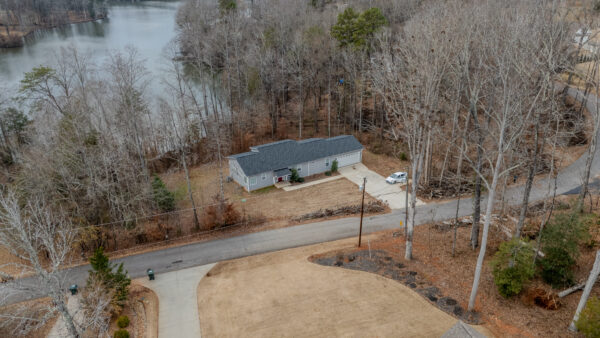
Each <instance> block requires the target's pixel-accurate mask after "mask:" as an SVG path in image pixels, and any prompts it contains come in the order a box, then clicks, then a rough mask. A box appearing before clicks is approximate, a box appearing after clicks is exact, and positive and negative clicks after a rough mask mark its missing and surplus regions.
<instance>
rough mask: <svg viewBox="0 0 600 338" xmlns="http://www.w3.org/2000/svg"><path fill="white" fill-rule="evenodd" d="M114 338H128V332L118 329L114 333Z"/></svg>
mask: <svg viewBox="0 0 600 338" xmlns="http://www.w3.org/2000/svg"><path fill="white" fill-rule="evenodd" d="M113 337H114V338H129V331H127V330H125V329H119V330H117V331H115V335H114V336H113Z"/></svg>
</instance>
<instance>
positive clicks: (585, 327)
mask: <svg viewBox="0 0 600 338" xmlns="http://www.w3.org/2000/svg"><path fill="white" fill-rule="evenodd" d="M575 327H577V330H579V332H581V333H583V335H584V336H586V337H588V338H591V337H600V299H598V298H596V297H592V298H590V299H589V300H588V302H587V304H586V305H585V308H583V311H581V314H580V315H579V319H577V322H576V323H575Z"/></svg>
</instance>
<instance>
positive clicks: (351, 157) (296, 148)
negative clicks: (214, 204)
mask: <svg viewBox="0 0 600 338" xmlns="http://www.w3.org/2000/svg"><path fill="white" fill-rule="evenodd" d="M362 150H363V146H362V144H360V142H358V140H357V139H356V138H355V137H354V136H352V135H342V136H337V137H332V138H328V139H322V138H311V139H306V140H302V141H294V140H283V141H278V142H273V143H268V144H263V145H260V146H256V147H250V151H249V152H247V153H241V154H236V155H231V156H229V157H228V159H229V175H230V176H231V177H232V178H233V179H234V180H235V181H236V182H237V183H239V184H240V185H241V186H242V187H244V189H246V190H247V191H252V190H256V189H260V188H264V187H268V186H270V185H273V184H275V183H277V182H282V181H288V180H289V179H290V176H291V175H292V172H291V171H290V169H296V170H297V171H298V175H299V176H300V177H305V176H310V175H315V174H320V173H323V172H326V171H328V170H330V169H331V164H332V163H333V161H334V160H337V161H338V167H340V168H341V167H345V166H349V165H352V164H355V163H360V162H361V160H362Z"/></svg>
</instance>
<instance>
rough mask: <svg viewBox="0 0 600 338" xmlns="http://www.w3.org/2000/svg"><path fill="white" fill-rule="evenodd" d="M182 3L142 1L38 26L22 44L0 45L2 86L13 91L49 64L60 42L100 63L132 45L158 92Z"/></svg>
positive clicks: (61, 44)
mask: <svg viewBox="0 0 600 338" xmlns="http://www.w3.org/2000/svg"><path fill="white" fill-rule="evenodd" d="M180 4H181V1H144V2H141V3H136V4H123V5H112V6H110V9H109V18H108V19H105V20H99V21H95V22H85V23H78V24H71V25H66V26H61V27H59V28H54V29H48V30H42V31H37V32H35V33H34V34H32V35H30V36H28V37H27V38H26V40H25V45H24V46H23V47H21V48H12V49H0V79H1V80H2V81H1V82H2V83H0V87H5V88H7V89H9V90H11V91H12V90H16V88H18V85H19V81H21V79H22V78H23V73H25V72H28V71H30V70H31V69H32V68H33V67H36V66H39V65H47V64H50V63H51V62H52V59H53V54H54V53H58V52H59V51H60V48H61V47H70V46H75V47H76V48H78V49H79V50H80V51H83V52H87V51H89V52H91V53H92V55H93V57H92V61H93V62H94V63H95V65H96V66H100V65H102V63H104V62H105V60H106V58H107V56H108V54H109V53H110V52H111V51H119V50H121V51H122V50H124V49H125V47H126V46H133V47H135V48H136V49H137V50H138V52H139V54H140V56H141V57H142V58H143V59H144V60H145V61H146V63H145V65H146V67H147V68H148V70H149V71H150V75H151V78H152V83H151V84H150V88H149V90H150V91H152V92H153V91H156V90H157V89H156V87H157V86H160V84H159V81H158V79H157V77H158V76H160V69H161V68H164V67H165V63H166V60H165V58H164V56H163V50H164V48H165V47H166V46H167V45H168V44H169V42H170V41H171V40H172V39H173V38H174V37H175V35H176V25H175V15H176V13H177V9H178V7H179V5H180Z"/></svg>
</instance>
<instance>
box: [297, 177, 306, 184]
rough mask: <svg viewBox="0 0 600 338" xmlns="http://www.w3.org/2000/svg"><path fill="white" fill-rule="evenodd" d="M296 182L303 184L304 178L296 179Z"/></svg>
mask: <svg viewBox="0 0 600 338" xmlns="http://www.w3.org/2000/svg"><path fill="white" fill-rule="evenodd" d="M296 182H298V183H303V182H304V177H298V179H297V180H296Z"/></svg>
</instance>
